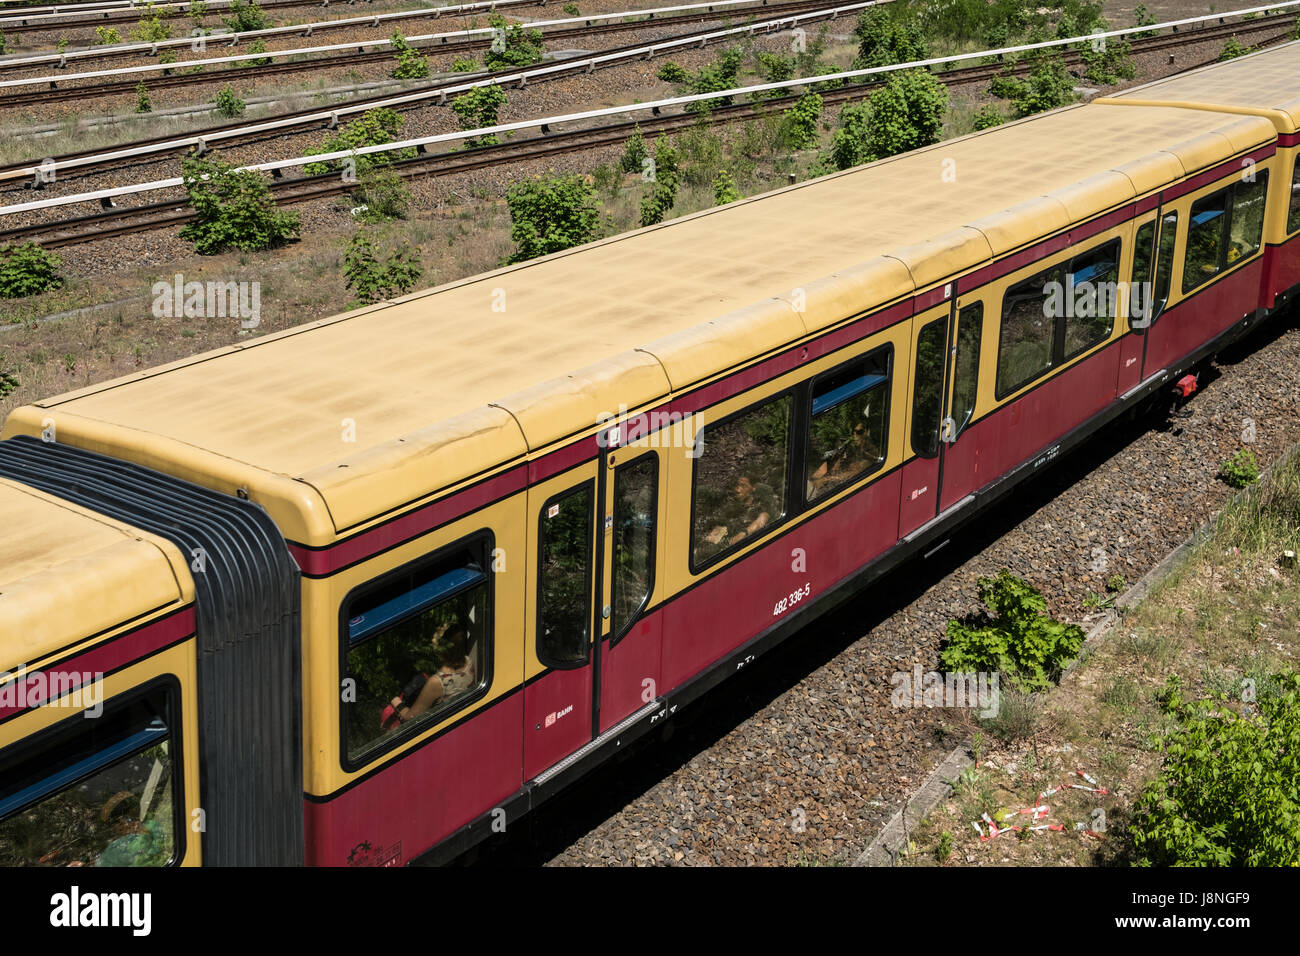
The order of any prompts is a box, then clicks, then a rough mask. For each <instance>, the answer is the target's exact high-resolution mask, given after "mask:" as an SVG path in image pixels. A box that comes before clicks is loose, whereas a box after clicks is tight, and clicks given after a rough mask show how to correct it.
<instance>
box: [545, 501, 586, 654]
mask: <svg viewBox="0 0 1300 956" xmlns="http://www.w3.org/2000/svg"><path fill="white" fill-rule="evenodd" d="M594 514H595V491H594V486H593V485H592V483H591V482H590V481H588V482H586V483H584V484H582V485H579V486H578V487H576V488H572V489H570V490H569V491H566V492H564V493H563V494H560V495H557V496H556V497H554V498H552V499H551V500H550V501H548V502H547V503H546V504H545V505H543V506H542V513H541V517H540V518H539V521H540V522H541V527H540V529H539V532H538V538H539V540H540V541H541V554H540V557H539V559H538V564H537V659H538V660H539V661H541V662H542V663H543V664H545V665H546V666H547V667H576V666H579V665H582V664H585V663H587V660H588V655H589V644H590V633H591V554H592V542H593V540H594V534H595V519H594Z"/></svg>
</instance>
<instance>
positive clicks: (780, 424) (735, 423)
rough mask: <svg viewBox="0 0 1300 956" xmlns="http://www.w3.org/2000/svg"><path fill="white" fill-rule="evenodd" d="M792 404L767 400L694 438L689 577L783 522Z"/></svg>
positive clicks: (785, 398)
mask: <svg viewBox="0 0 1300 956" xmlns="http://www.w3.org/2000/svg"><path fill="white" fill-rule="evenodd" d="M792 401H793V400H792V398H791V397H790V396H789V395H783V396H781V397H779V398H775V399H772V400H770V401H767V402H764V403H763V404H761V405H758V406H756V407H754V408H750V409H747V410H746V411H744V412H741V413H740V414H738V415H734V416H732V417H731V418H728V419H724V420H723V421H721V422H719V423H717V424H714V425H710V426H708V427H707V428H705V429H702V430H701V431H700V434H699V435H698V436H697V437H696V439H695V441H696V446H695V451H696V452H697V456H696V458H695V491H694V495H693V496H692V502H691V509H692V512H691V517H692V520H691V569H692V570H693V571H694V570H698V569H699V567H700V566H702V565H704V564H707V563H709V562H710V561H713V560H716V559H717V558H719V557H721V556H722V555H723V554H725V553H727V552H729V551H731V550H733V549H735V548H738V547H742V546H743V544H744V543H745V542H746V541H747V540H749V539H750V538H752V537H756V536H758V535H759V534H760V533H761V532H762V531H763V530H764V529H766V528H771V527H773V526H774V525H776V524H778V523H779V522H780V520H781V519H782V518H783V517H785V497H786V496H785V488H786V474H787V472H788V469H789V450H790V420H791V419H790V409H791V405H792Z"/></svg>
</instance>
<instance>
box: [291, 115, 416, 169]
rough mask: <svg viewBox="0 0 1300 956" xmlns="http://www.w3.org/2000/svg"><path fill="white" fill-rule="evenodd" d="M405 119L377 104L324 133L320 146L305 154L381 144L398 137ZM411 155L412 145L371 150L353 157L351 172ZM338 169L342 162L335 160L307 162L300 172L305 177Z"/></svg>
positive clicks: (393, 140) (382, 164)
mask: <svg viewBox="0 0 1300 956" xmlns="http://www.w3.org/2000/svg"><path fill="white" fill-rule="evenodd" d="M405 122H406V121H405V120H403V119H402V117H401V115H400V114H399V113H397V112H396V111H394V110H390V109H388V108H387V107H384V106H377V107H375V108H374V109H372V110H366V111H365V112H364V113H362V114H361V115H360V116H359V117H357V118H356V119H354V120H353V121H352V122H351V123H347V124H346V125H344V126H343V127H341V128H340V129H339V131H338V132H337V133H335V134H333V135H332V136H327V137H326V138H325V141H324V142H322V143H321V145H319V146H316V147H313V148H311V149H308V150H306V151H305V155H307V156H316V155H319V154H321V153H342V152H346V151H348V150H353V149H359V148H361V147H362V146H382V145H383V144H384V143H392V142H395V141H396V140H397V139H398V138H399V134H400V133H401V131H402V126H403V125H404V124H405ZM414 155H415V148H414V147H409V148H407V149H402V150H393V151H390V152H387V153H371V154H369V155H366V156H357V157H355V158H354V160H353V162H354V171H355V172H356V174H357V176H358V177H360V176H361V175H362V174H363V173H364V172H365V171H366V170H367V169H370V168H371V167H372V166H387V165H388V164H389V163H391V162H393V160H395V159H409V158H411V157H412V156H414ZM342 168H344V167H343V164H342V162H341V161H339V160H335V161H334V163H333V164H330V163H308V164H307V165H306V166H304V167H303V172H305V173H306V174H307V175H309V176H316V175H319V174H321V173H328V172H331V171H333V170H339V169H342Z"/></svg>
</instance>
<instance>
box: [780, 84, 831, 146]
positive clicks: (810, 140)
mask: <svg viewBox="0 0 1300 956" xmlns="http://www.w3.org/2000/svg"><path fill="white" fill-rule="evenodd" d="M821 116H822V98H821V97H820V96H818V95H817V94H816V93H805V94H804V95H803V96H801V97H799V99H798V100H796V101H795V104H794V105H793V106H791V107H790V108H789V109H788V110H786V111H785V124H786V125H785V135H786V139H787V141H788V142H789V144H790V148H791V149H812V148H814V147H815V146H816V145H817V143H818V135H817V124H818V122H819V121H820V120H821Z"/></svg>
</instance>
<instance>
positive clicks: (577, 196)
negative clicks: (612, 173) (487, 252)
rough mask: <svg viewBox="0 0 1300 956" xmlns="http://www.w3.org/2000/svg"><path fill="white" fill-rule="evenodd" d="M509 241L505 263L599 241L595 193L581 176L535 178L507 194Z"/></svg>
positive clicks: (515, 187) (598, 219)
mask: <svg viewBox="0 0 1300 956" xmlns="http://www.w3.org/2000/svg"><path fill="white" fill-rule="evenodd" d="M506 205H507V206H508V207H509V208H510V220H511V227H510V238H511V239H513V240H514V242H515V245H516V247H517V248H516V251H515V253H514V254H513V255H511V256H510V257H508V258H507V260H506V261H507V262H508V263H510V262H524V261H526V260H528V259H536V258H537V257H538V256H545V255H550V254H551V253H552V252H559V251H560V250H562V249H569V248H572V247H573V246H580V245H582V244H583V243H585V242H591V241H592V240H593V239H599V238H600V212H599V211H598V210H597V208H596V196H595V191H594V189H593V188H592V186H591V184H590V183H588V182H587V181H586V180H585V179H584V178H583V177H582V176H578V175H572V176H554V177H541V176H537V177H534V178H532V179H529V180H526V181H524V182H519V183H515V184H514V185H513V186H511V187H510V189H509V190H507V192H506Z"/></svg>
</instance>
